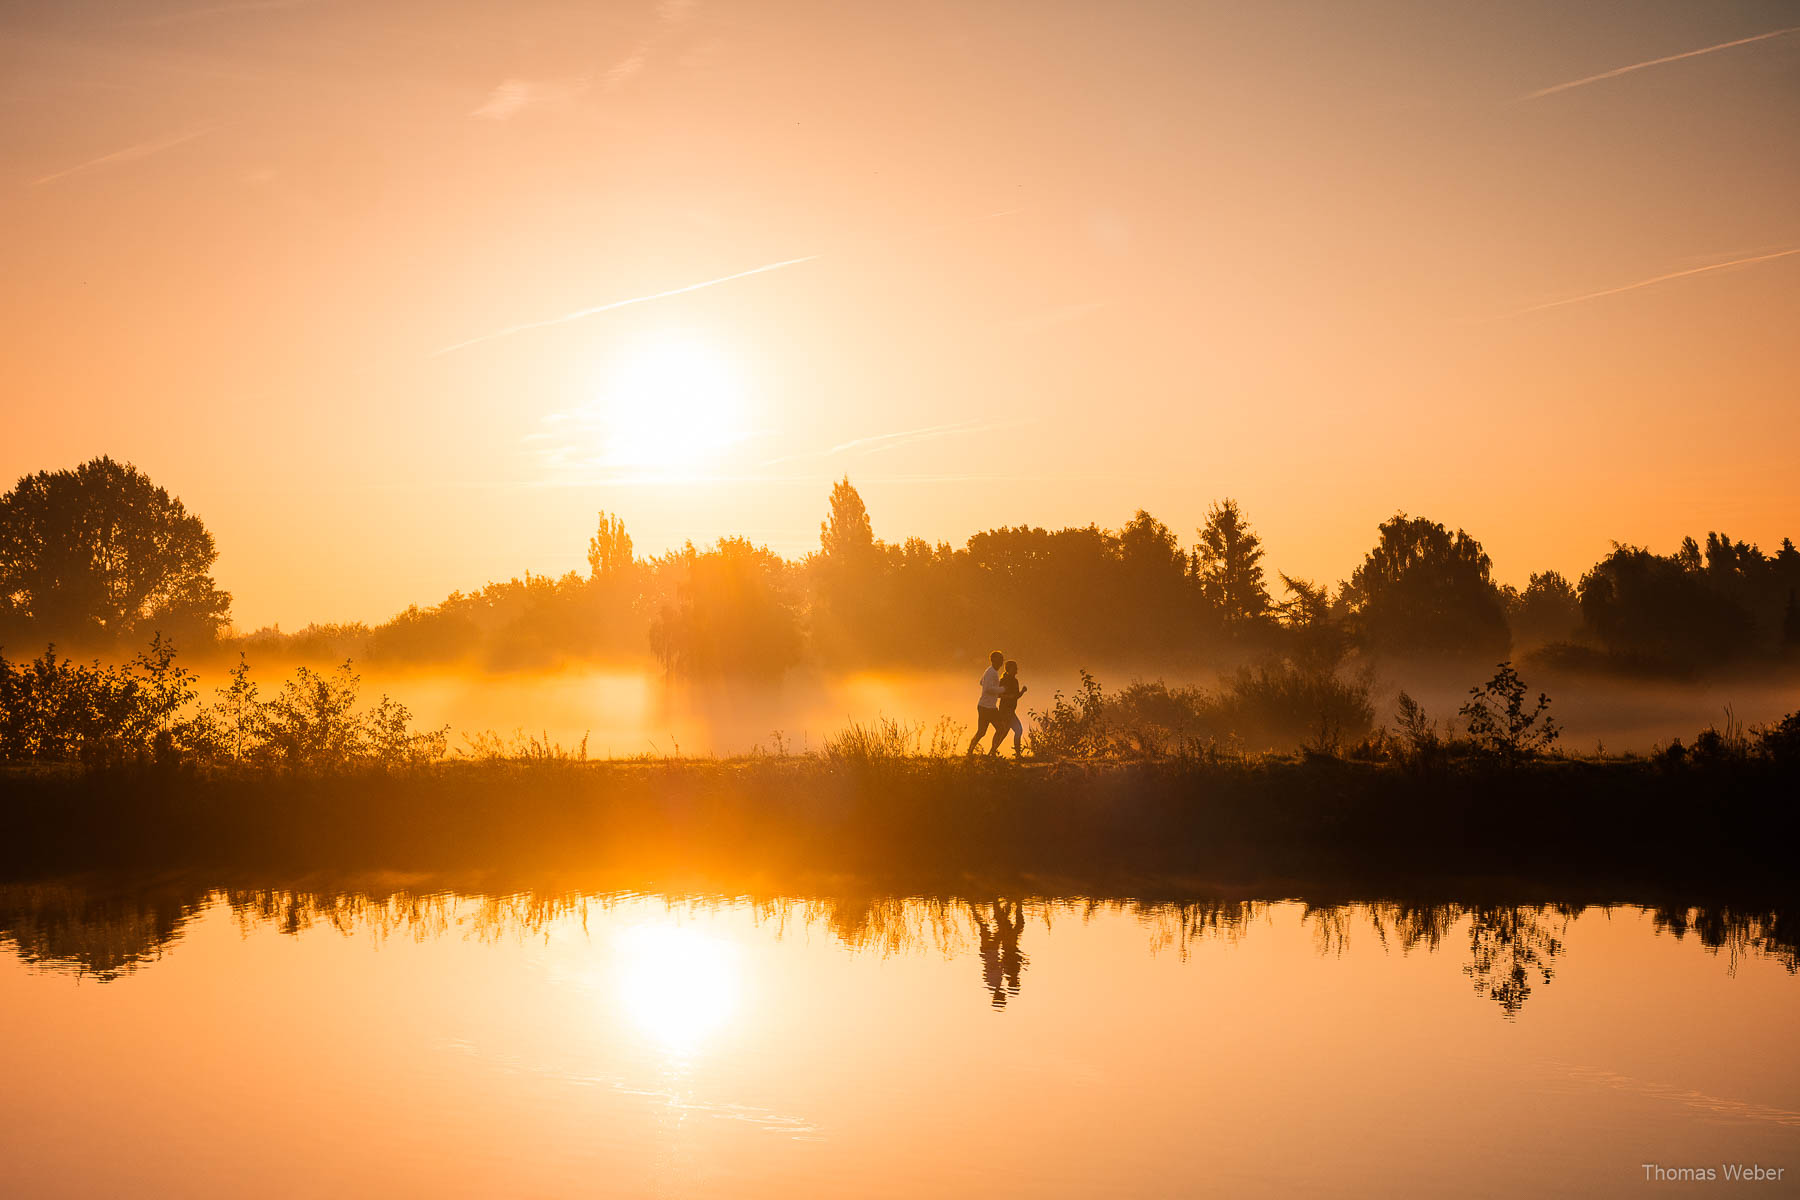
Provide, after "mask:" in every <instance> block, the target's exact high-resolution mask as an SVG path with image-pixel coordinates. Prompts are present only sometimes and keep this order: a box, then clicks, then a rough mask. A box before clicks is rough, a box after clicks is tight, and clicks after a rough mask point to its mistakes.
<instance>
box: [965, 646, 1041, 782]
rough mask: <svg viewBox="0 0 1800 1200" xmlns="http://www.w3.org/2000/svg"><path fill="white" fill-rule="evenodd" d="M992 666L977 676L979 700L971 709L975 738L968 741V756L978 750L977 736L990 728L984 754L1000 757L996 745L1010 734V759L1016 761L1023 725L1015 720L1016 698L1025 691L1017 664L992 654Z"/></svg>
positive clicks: (1023, 734) (1017, 700)
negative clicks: (986, 750)
mask: <svg viewBox="0 0 1800 1200" xmlns="http://www.w3.org/2000/svg"><path fill="white" fill-rule="evenodd" d="M988 659H989V661H990V662H992V663H993V666H991V667H989V668H988V669H987V670H986V671H984V672H982V675H981V699H980V700H978V701H976V705H975V736H974V737H972V738H970V739H969V753H970V754H973V753H975V751H976V750H978V749H979V748H980V747H981V735H982V734H984V733H986V732H987V731H988V729H989V728H990V727H991V728H992V729H993V731H994V742H993V744H992V745H991V746H989V747H988V754H989V755H995V754H998V753H1000V743H1001V742H1002V741H1004V740H1005V739H1006V734H1007V732H1008V731H1009V730H1010V731H1011V732H1012V736H1013V757H1014V758H1017V757H1019V742H1020V741H1021V740H1022V739H1023V738H1024V736H1025V723H1024V722H1023V721H1021V720H1019V697H1020V696H1023V695H1024V694H1025V692H1026V690H1027V689H1026V688H1024V687H1023V686H1021V685H1020V683H1019V664H1018V663H1016V662H1013V661H1011V660H1009V659H1008V658H1007V657H1006V655H1004V654H1002V653H1000V651H998V650H996V651H994V652H993V653H992V654H990V655H988Z"/></svg>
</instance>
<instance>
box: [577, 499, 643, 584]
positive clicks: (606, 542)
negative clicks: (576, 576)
mask: <svg viewBox="0 0 1800 1200" xmlns="http://www.w3.org/2000/svg"><path fill="white" fill-rule="evenodd" d="M587 560H588V577H589V578H590V579H599V578H601V577H603V576H604V577H606V578H614V577H617V576H618V575H619V574H621V573H622V572H626V571H629V570H631V568H632V567H633V566H634V565H635V563H636V560H635V559H633V558H632V555H631V535H630V534H629V533H626V532H625V522H624V521H623V520H622V519H621V518H620V517H619V516H618V514H616V513H609V512H607V511H606V510H605V509H601V510H600V522H599V528H598V529H596V530H595V531H594V536H593V537H591V538H589V539H588V552H587Z"/></svg>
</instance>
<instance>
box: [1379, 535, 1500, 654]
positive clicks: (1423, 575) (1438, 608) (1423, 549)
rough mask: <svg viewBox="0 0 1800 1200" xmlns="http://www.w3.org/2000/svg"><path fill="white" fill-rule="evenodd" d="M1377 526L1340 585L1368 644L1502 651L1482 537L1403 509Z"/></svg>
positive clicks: (1426, 650)
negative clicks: (1370, 543)
mask: <svg viewBox="0 0 1800 1200" xmlns="http://www.w3.org/2000/svg"><path fill="white" fill-rule="evenodd" d="M1379 533H1380V540H1379V541H1377V542H1376V543H1375V548H1374V549H1372V550H1370V551H1369V554H1368V557H1367V558H1365V559H1364V560H1363V563H1362V565H1361V566H1359V567H1357V568H1356V573H1355V574H1353V575H1352V576H1350V582H1349V584H1348V585H1347V586H1346V588H1345V599H1346V600H1347V601H1348V603H1349V607H1350V611H1351V613H1352V615H1353V616H1354V618H1355V625H1356V628H1357V630H1358V632H1359V633H1360V634H1361V636H1362V638H1363V641H1364V643H1365V644H1366V645H1368V646H1369V647H1370V648H1371V649H1374V650H1377V651H1381V652H1385V653H1388V654H1398V655H1404V656H1408V657H1420V658H1424V657H1437V656H1447V657H1452V658H1464V657H1467V658H1486V659H1489V660H1496V659H1502V658H1505V657H1506V656H1507V653H1508V652H1509V650H1510V647H1511V642H1512V637H1511V633H1510V632H1509V630H1508V629H1507V624H1506V609H1505V603H1504V600H1503V598H1502V597H1501V594H1500V589H1499V588H1497V587H1496V586H1495V585H1494V581H1493V578H1492V568H1493V564H1492V562H1491V561H1490V560H1489V558H1488V556H1487V552H1486V551H1484V550H1483V549H1482V548H1481V543H1480V542H1478V541H1476V540H1475V539H1474V538H1472V537H1470V536H1469V535H1468V534H1467V533H1464V532H1463V531H1462V530H1460V529H1458V530H1457V531H1456V532H1455V533H1451V532H1450V531H1449V530H1448V529H1446V528H1445V527H1444V526H1443V525H1441V524H1439V523H1438V522H1436V521H1432V520H1427V519H1426V518H1424V517H1409V516H1407V515H1406V514H1405V513H1398V514H1396V515H1394V516H1392V517H1390V518H1388V519H1387V520H1386V521H1383V522H1382V523H1381V526H1380V530H1379Z"/></svg>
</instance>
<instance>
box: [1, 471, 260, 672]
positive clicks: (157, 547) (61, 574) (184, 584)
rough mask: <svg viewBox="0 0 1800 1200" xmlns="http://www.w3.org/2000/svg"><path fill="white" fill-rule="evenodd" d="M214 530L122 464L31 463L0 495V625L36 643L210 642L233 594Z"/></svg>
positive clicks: (165, 492) (223, 617)
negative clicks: (217, 574)
mask: <svg viewBox="0 0 1800 1200" xmlns="http://www.w3.org/2000/svg"><path fill="white" fill-rule="evenodd" d="M218 556H219V554H218V550H217V549H215V548H214V546H213V538H212V534H210V533H208V532H207V531H206V526H205V525H204V524H202V523H201V521H200V518H199V517H197V516H195V515H193V514H192V513H190V512H188V511H187V509H186V508H185V507H184V506H183V505H182V503H181V501H180V500H179V499H177V498H176V497H174V496H171V495H170V494H169V493H168V491H167V490H166V489H164V488H160V487H157V486H156V485H155V484H154V483H152V482H151V481H150V480H149V478H148V477H147V476H145V475H144V473H143V472H141V471H139V470H138V469H137V468H136V467H133V466H131V465H130V464H129V463H119V462H115V461H114V460H112V459H111V458H96V459H93V460H91V461H89V462H85V463H83V464H82V465H81V466H79V467H76V468H75V469H74V470H68V471H40V472H38V473H37V474H36V475H29V476H26V477H25V478H23V479H21V480H19V482H18V485H17V486H16V487H14V488H13V490H12V491H10V492H8V493H7V494H6V495H5V496H4V497H0V624H3V625H5V626H10V627H11V628H12V629H14V630H15V631H16V632H19V633H23V634H28V635H29V636H31V637H33V638H36V639H41V640H44V641H48V640H52V639H69V640H72V641H75V642H78V643H82V642H86V643H98V644H109V645H117V644H120V643H123V642H126V641H140V640H143V639H145V638H147V637H148V636H149V635H150V634H152V633H154V632H159V631H160V632H163V633H166V634H168V635H170V636H171V637H173V638H176V639H178V640H181V641H191V640H194V639H205V640H211V639H213V638H215V637H216V636H217V635H218V632H219V630H220V629H221V627H223V625H224V624H225V621H226V618H227V616H228V614H229V612H230V608H231V597H230V596H229V595H228V594H226V593H225V592H222V591H220V590H219V589H218V587H217V585H216V584H215V583H214V582H213V578H212V575H211V574H210V571H211V568H212V565H213V562H214V560H215V559H217V558H218Z"/></svg>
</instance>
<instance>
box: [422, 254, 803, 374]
mask: <svg viewBox="0 0 1800 1200" xmlns="http://www.w3.org/2000/svg"><path fill="white" fill-rule="evenodd" d="M819 257H821V256H820V255H817V254H806V255H802V256H801V257H799V258H784V259H782V260H781V261H780V262H772V263H764V264H763V265H762V266H760V267H751V268H750V269H749V270H748V271H738V272H736V273H734V274H731V275H721V276H719V277H718V278H717V279H706V280H702V281H701V282H699V283H690V284H687V285H685V286H683V287H678V288H670V289H669V290H668V291H666V292H651V293H650V294H649V295H647V296H632V297H631V298H629V299H626V300H614V301H612V302H611V303H609V304H596V305H595V306H594V307H592V308H578V309H576V310H575V311H574V312H570V313H564V314H563V315H562V316H560V317H549V318H546V319H545V320H542V321H527V322H525V323H524V324H522V325H508V326H507V327H506V328H505V329H498V330H495V331H494V332H493V333H484V334H482V335H481V336H480V337H472V338H469V339H468V340H466V341H461V342H454V343H452V344H450V345H448V346H443V347H440V348H439V349H437V350H433V351H432V352H431V353H430V354H429V355H427V356H426V357H428V358H440V357H442V356H443V355H446V354H454V353H456V352H457V351H458V350H467V349H468V348H469V347H470V346H479V345H481V344H482V343H483V342H492V341H495V340H497V339H499V338H503V337H511V336H512V335H513V334H515V333H524V332H526V331H527V330H532V329H546V328H548V327H550V326H551V325H566V324H568V323H569V322H570V321H580V320H582V319H584V318H586V317H593V316H598V315H599V314H601V313H604V312H611V311H613V310H614V309H615V308H628V307H630V306H631V305H633V304H648V303H649V302H650V301H652V300H666V299H668V298H669V297H670V296H679V295H682V294H683V293H686V292H697V291H699V290H700V289H701V288H709V287H717V286H718V285H719V284H721V283H730V282H731V281H732V280H734V279H747V278H749V277H750V276H752V275H761V274H762V273H763V272H765V271H779V270H781V268H783V267H797V266H799V265H800V264H801V263H806V262H811V261H813V260H814V259H815V258H819Z"/></svg>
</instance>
